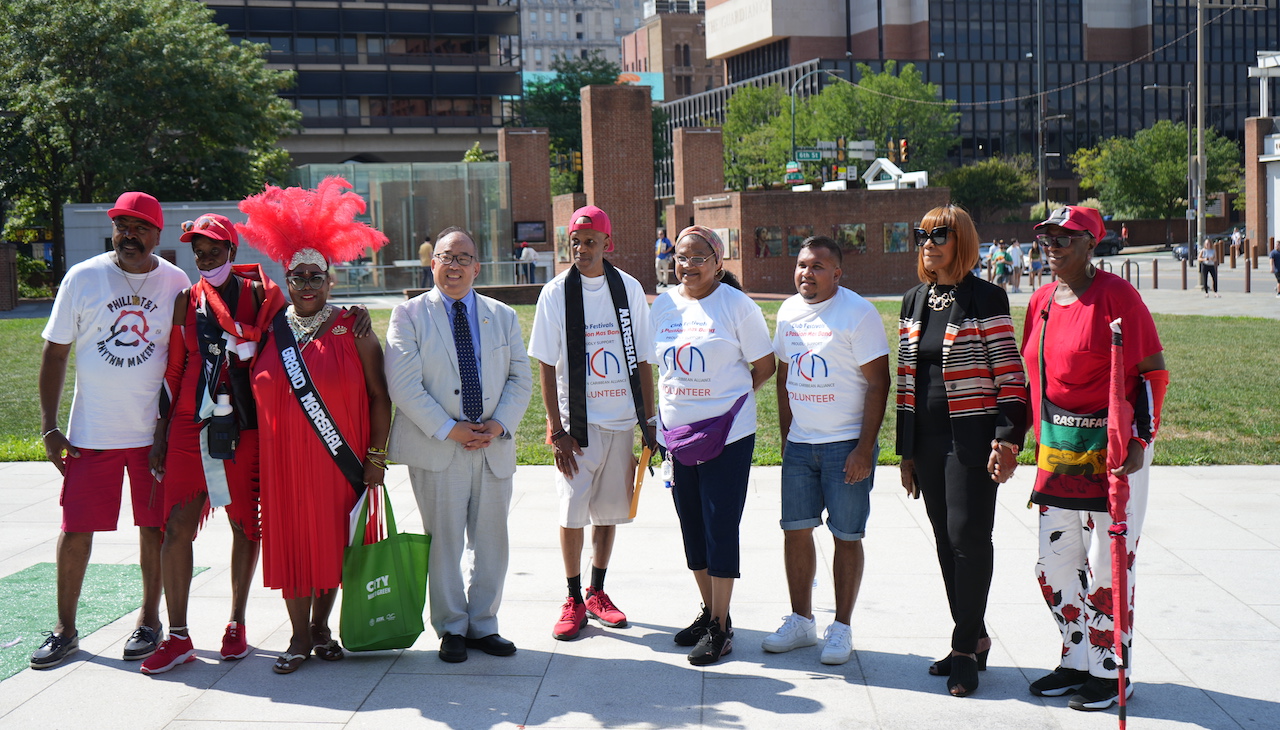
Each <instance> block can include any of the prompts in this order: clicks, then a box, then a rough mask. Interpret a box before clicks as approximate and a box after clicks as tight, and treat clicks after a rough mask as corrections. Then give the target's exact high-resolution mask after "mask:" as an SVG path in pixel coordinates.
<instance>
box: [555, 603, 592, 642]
mask: <svg viewBox="0 0 1280 730" xmlns="http://www.w3.org/2000/svg"><path fill="white" fill-rule="evenodd" d="M586 625H587V604H585V603H583V602H582V601H575V600H573V596H569V597H568V598H566V599H565V600H564V606H562V607H561V608H560V620H559V621H557V622H556V627H555V628H554V629H552V630H551V635H552V636H554V637H556V638H557V639H559V640H561V641H572V640H574V639H576V638H578V632H579V631H581V630H582V627H583V626H586Z"/></svg>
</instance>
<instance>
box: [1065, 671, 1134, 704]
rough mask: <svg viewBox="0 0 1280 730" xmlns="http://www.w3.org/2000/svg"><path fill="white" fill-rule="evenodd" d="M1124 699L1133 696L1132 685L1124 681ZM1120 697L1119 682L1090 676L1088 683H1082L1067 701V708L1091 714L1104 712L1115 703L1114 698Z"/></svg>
mask: <svg viewBox="0 0 1280 730" xmlns="http://www.w3.org/2000/svg"><path fill="white" fill-rule="evenodd" d="M1124 687H1125V693H1124V696H1125V699H1128V698H1130V697H1132V696H1133V683H1132V682H1130V681H1129V680H1127V679H1126V680H1125V681H1124ZM1119 696H1120V681H1119V680H1117V679H1115V678H1114V677H1113V678H1111V679H1103V678H1102V677H1094V676H1090V677H1089V681H1087V682H1085V683H1084V686H1083V687H1081V688H1080V691H1079V692H1077V693H1076V694H1075V695H1074V696H1073V697H1072V698H1071V699H1070V700H1068V701H1067V707H1070V708H1071V709H1073V710H1084V711H1085V712H1093V711H1097V710H1105V709H1107V708H1109V707H1111V706H1112V705H1114V704H1115V703H1116V698H1117V697H1119Z"/></svg>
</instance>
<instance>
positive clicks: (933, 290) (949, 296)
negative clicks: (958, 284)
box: [929, 284, 956, 312]
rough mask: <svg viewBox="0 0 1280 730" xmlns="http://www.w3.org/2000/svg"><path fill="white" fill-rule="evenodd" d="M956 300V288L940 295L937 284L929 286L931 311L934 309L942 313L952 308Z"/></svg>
mask: <svg viewBox="0 0 1280 730" xmlns="http://www.w3.org/2000/svg"><path fill="white" fill-rule="evenodd" d="M955 300H956V290H955V289H954V288H952V289H948V290H946V291H945V292H943V293H941V294H939V293H938V285H937V284H930V285H929V309H932V310H933V311H935V312H941V311H942V310H944V309H946V308H947V307H950V306H951V304H952V302H954V301H955Z"/></svg>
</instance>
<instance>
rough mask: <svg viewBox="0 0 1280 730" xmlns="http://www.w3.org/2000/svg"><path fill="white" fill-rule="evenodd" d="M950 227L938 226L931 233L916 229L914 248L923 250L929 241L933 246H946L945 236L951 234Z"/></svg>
mask: <svg viewBox="0 0 1280 730" xmlns="http://www.w3.org/2000/svg"><path fill="white" fill-rule="evenodd" d="M951 230H952V228H951V226H938V227H937V228H935V229H933V230H932V231H926V230H925V229H923V228H917V229H916V246H919V247H921V248H923V247H924V246H925V245H926V244H928V243H929V242H930V241H933V245H935V246H945V245H947V235H948V234H949V233H951Z"/></svg>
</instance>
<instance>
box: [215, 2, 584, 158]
mask: <svg viewBox="0 0 1280 730" xmlns="http://www.w3.org/2000/svg"><path fill="white" fill-rule="evenodd" d="M204 2H205V4H206V5H208V6H209V7H210V8H212V9H213V10H214V20H215V22H217V23H220V24H223V25H225V26H226V27H227V33H228V34H230V35H231V37H232V38H237V39H243V40H245V41H252V42H254V43H265V44H267V45H269V46H270V52H269V54H268V58H267V60H268V63H269V64H270V65H271V66H272V67H273V68H287V69H292V70H294V71H295V72H296V73H297V83H296V85H295V86H294V87H293V88H291V89H288V90H286V91H284V92H282V94H281V96H283V97H285V98H287V99H289V100H290V101H291V102H293V104H294V105H295V106H296V107H297V108H298V110H299V111H301V112H302V124H303V127H304V129H303V131H302V132H301V133H300V134H296V135H293V136H291V137H288V138H286V139H284V140H282V141H281V145H282V146H283V147H285V148H286V149H288V150H289V152H290V153H291V154H292V156H293V159H294V162H295V163H297V164H334V163H341V162H347V161H354V162H458V161H460V160H461V159H462V154H463V153H464V152H465V151H466V150H467V149H468V148H470V147H471V146H472V145H473V144H474V143H475V142H477V141H479V142H480V145H481V147H482V148H484V149H487V150H496V149H497V147H498V143H497V134H498V128H499V127H501V126H503V125H504V124H505V122H506V121H507V119H506V117H505V113H506V112H505V108H504V105H503V103H502V99H503V97H507V96H514V95H518V94H520V92H521V83H520V9H519V6H518V4H517V3H516V2H514V1H513V0H466V2H460V1H459V0H454V1H453V2H439V3H437V2H417V1H416V0H415V1H414V2H402V3H386V2H375V1H373V0H369V1H368V2H364V1H362V0H204ZM544 4H545V3H544ZM561 4H562V5H567V4H568V3H561Z"/></svg>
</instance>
